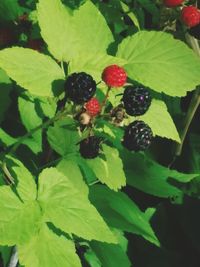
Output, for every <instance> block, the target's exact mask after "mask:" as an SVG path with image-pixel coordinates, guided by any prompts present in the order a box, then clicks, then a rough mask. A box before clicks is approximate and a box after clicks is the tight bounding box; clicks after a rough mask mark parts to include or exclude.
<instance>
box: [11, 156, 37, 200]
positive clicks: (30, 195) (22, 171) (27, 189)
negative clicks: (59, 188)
mask: <svg viewBox="0 0 200 267" xmlns="http://www.w3.org/2000/svg"><path fill="white" fill-rule="evenodd" d="M6 165H7V168H8V170H9V172H10V173H11V175H12V177H13V178H14V179H15V180H16V182H17V192H18V194H19V196H20V198H21V199H22V200H23V201H33V200H35V199H36V196H37V188H36V184H35V180H34V178H33V176H32V174H31V173H30V172H29V170H28V169H27V168H26V167H25V166H24V165H23V163H22V162H20V161H19V160H18V159H15V158H13V157H11V156H6Z"/></svg>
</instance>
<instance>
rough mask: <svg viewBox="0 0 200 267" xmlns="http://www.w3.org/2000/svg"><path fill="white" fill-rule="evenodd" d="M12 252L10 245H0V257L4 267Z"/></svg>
mask: <svg viewBox="0 0 200 267" xmlns="http://www.w3.org/2000/svg"><path fill="white" fill-rule="evenodd" d="M11 253H12V248H11V247H6V246H5V247H1V246H0V254H1V259H2V260H3V266H2V267H6V266H7V264H8V262H9V260H10V255H11Z"/></svg>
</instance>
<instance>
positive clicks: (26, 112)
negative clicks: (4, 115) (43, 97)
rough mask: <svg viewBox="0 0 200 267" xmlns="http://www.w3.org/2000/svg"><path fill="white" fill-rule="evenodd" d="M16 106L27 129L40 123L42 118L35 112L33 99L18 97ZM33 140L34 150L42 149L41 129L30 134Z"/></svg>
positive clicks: (37, 151) (39, 150)
mask: <svg viewBox="0 0 200 267" xmlns="http://www.w3.org/2000/svg"><path fill="white" fill-rule="evenodd" d="M18 108H19V112H20V117H21V120H22V122H23V124H24V126H25V128H26V130H27V131H30V130H32V129H33V128H35V127H37V126H38V125H40V124H42V119H41V118H40V116H39V115H38V114H37V112H36V106H35V103H34V100H33V99H31V98H28V97H26V96H24V97H19V98H18ZM32 138H33V139H34V141H35V148H36V149H35V150H34V151H35V152H36V153H39V152H41V151H42V130H38V131H37V132H35V133H34V134H33V135H32Z"/></svg>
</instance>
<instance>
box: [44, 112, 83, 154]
mask: <svg viewBox="0 0 200 267" xmlns="http://www.w3.org/2000/svg"><path fill="white" fill-rule="evenodd" d="M47 136H48V141H49V143H50V145H51V147H52V148H53V149H54V150H55V151H56V152H57V153H58V154H60V155H62V156H65V155H67V154H70V153H74V152H76V151H77V149H78V146H77V143H78V141H79V135H78V131H77V129H76V126H75V124H74V120H72V119H71V118H69V117H68V118H65V119H62V120H60V121H59V122H56V123H54V126H51V127H49V129H48V132H47Z"/></svg>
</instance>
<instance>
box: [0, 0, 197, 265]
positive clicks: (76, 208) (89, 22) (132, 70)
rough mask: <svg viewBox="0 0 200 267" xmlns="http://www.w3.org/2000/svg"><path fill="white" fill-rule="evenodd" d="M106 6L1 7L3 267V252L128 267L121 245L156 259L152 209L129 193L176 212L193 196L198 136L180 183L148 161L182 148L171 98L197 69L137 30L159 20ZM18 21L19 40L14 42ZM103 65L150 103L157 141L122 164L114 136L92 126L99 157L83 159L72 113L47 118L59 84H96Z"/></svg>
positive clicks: (124, 4) (43, 2)
mask: <svg viewBox="0 0 200 267" xmlns="http://www.w3.org/2000/svg"><path fill="white" fill-rule="evenodd" d="M104 2H105V3H104ZM106 2H107V1H90V0H87V1H63V2H61V0H39V1H38V3H37V5H36V6H35V1H15V0H12V1H8V0H2V1H1V3H0V21H2V25H5V24H8V23H10V22H12V23H13V22H15V23H13V25H17V26H16V27H17V32H18V34H19V36H18V38H17V40H15V42H14V46H13V47H8V48H4V49H2V50H0V68H1V69H0V88H1V98H0V102H1V105H0V122H1V129H0V141H1V165H2V170H1V176H0V178H1V180H0V181H1V186H0V196H1V197H0V230H1V235H0V245H1V246H2V247H1V253H2V258H3V259H4V264H5V265H6V263H7V260H8V258H9V255H10V249H9V248H8V246H9V247H12V246H17V251H18V257H19V262H20V264H21V266H25V267H41V266H42V267H46V266H48V267H51V266H52V267H62V266H63V267H64V266H69V267H72V266H74V267H78V266H82V265H83V266H85V265H86V266H87V264H89V265H90V266H92V267H98V266H104V267H111V266H123V267H130V266H134V262H133V263H132V260H131V259H129V256H128V255H127V253H128V240H127V237H125V235H124V233H132V234H135V235H137V236H141V237H142V238H143V239H145V240H146V241H147V242H148V243H147V244H149V243H152V244H154V245H155V246H157V247H159V246H160V243H162V242H164V241H163V238H159V239H158V237H157V235H158V236H159V237H160V234H159V231H157V230H156V233H155V230H154V229H153V228H152V225H151V224H150V220H151V222H153V220H152V218H153V217H156V216H153V215H155V209H154V208H153V209H146V208H147V207H149V205H147V206H145V208H144V209H146V211H144V209H143V210H142V203H143V202H142V203H141V202H140V201H138V199H137V197H135V199H134V196H132V194H130V197H129V196H128V195H129V190H134V191H133V192H134V193H135V194H136V196H137V194H138V192H143V193H139V194H143V195H142V196H148V195H151V196H153V197H155V198H154V199H156V201H158V200H160V199H162V200H163V199H166V200H165V201H166V202H167V203H168V205H171V204H170V199H171V200H172V199H173V200H174V198H175V199H176V203H178V201H181V199H182V197H183V194H184V193H186V194H191V193H196V195H198V190H197V189H198V179H195V178H196V177H198V176H199V174H198V172H199V161H198V159H199V158H197V157H196V154H197V152H196V151H198V149H199V148H198V147H197V145H195V144H198V141H199V137H198V136H197V135H194V134H193V135H192V140H194V141H192V142H191V143H190V148H191V151H192V153H191V155H192V156H193V157H192V159H191V162H192V164H190V169H189V170H190V174H185V173H183V172H184V171H185V169H184V168H182V171H177V170H172V169H170V168H168V167H165V166H164V165H161V164H160V163H161V162H162V160H161V159H160V160H159V162H160V163H159V162H157V161H156V159H157V158H159V157H160V155H162V158H163V153H162V151H161V150H160V149H159V148H160V147H161V148H162V149H163V147H164V145H165V144H167V146H166V147H167V149H168V151H170V148H171V147H170V146H169V144H170V145H171V144H172V141H175V142H177V143H180V142H181V140H180V136H179V133H178V130H177V127H176V126H175V124H174V120H175V119H177V118H178V119H179V118H181V116H182V113H181V112H180V110H179V109H178V107H179V106H180V101H179V100H180V97H184V96H186V94H187V92H188V91H193V90H194V89H195V87H196V86H197V85H199V84H200V76H199V73H200V60H199V58H198V57H197V56H196V55H195V53H194V52H193V51H192V50H191V49H190V48H189V47H188V46H187V45H186V44H185V43H184V42H182V41H179V40H177V39H174V38H173V36H172V35H171V34H169V33H165V32H162V31H155V30H152V31H146V30H144V27H145V18H144V17H145V15H146V14H147V13H148V14H150V15H153V18H154V19H153V21H152V25H154V24H156V25H158V22H159V20H160V17H159V16H160V15H159V14H160V13H159V5H158V4H156V3H154V1H139V0H138V1H109V3H106ZM136 10H137V12H136ZM100 11H101V12H100ZM24 12H26V13H27V14H29V16H28V17H29V19H28V22H30V24H29V23H28V25H29V26H28V31H27V28H26V30H25V31H24V30H23V31H22V30H19V29H21V28H20V27H22V25H21V22H19V18H20V17H21V16H22V15H23V14H24ZM142 18H143V19H142ZM25 21H26V19H25ZM127 21H128V23H127ZM130 22H131V23H130ZM23 23H24V22H23ZM23 23H22V24H23ZM26 23H27V21H26ZM26 25H27V24H26ZM2 27H3V26H2ZM13 27H15V26H13ZM23 29H24V28H23ZM32 38H33V39H34V38H37V39H38V38H39V39H41V38H42V39H43V41H44V44H43V47H42V49H41V47H40V49H38V47H37V49H36V50H40V52H41V50H42V52H43V53H39V52H38V51H34V50H33V49H30V48H27V47H28V46H29V45H28V43H29V41H30V40H31V39H32ZM29 44H30V43H29ZM110 64H119V65H120V66H123V67H124V68H125V69H126V71H127V74H128V76H129V78H130V82H133V81H136V82H138V83H141V84H143V85H145V86H147V87H149V88H151V92H152V95H153V96H154V99H153V101H152V104H151V107H150V109H149V111H148V112H147V113H146V114H145V115H143V116H141V117H140V118H141V120H143V121H145V122H146V123H147V124H148V125H149V126H150V127H151V128H152V131H153V133H154V136H157V138H156V139H155V143H154V144H153V146H152V148H151V150H149V151H148V152H147V153H131V152H128V151H126V150H125V149H124V148H123V147H122V145H121V137H122V129H121V128H120V127H119V128H116V127H114V126H113V125H112V124H111V123H110V122H109V121H107V120H106V119H105V118H102V117H99V118H97V126H96V128H95V131H96V134H98V135H100V136H103V137H104V138H105V140H106V141H105V143H104V144H103V156H102V157H97V158H95V159H92V160H88V159H83V158H81V157H80V154H79V151H78V146H77V144H78V143H79V142H80V140H82V139H83V138H84V132H83V133H81V132H80V131H78V129H77V122H76V121H75V120H74V119H73V116H72V113H73V112H74V108H73V106H71V104H70V103H67V105H66V113H56V110H57V103H58V102H59V100H60V99H62V97H63V91H64V82H65V79H66V77H67V76H68V75H70V74H71V73H74V72H81V71H84V72H86V73H89V74H90V75H92V76H93V78H94V79H95V80H96V82H97V83H98V82H99V81H100V80H101V73H102V70H103V69H104V68H105V67H106V66H108V65H110ZM66 73H67V75H66ZM122 91H123V88H121V89H118V90H117V89H116V90H115V89H113V90H112V91H111V92H110V98H109V105H111V106H113V107H115V106H116V104H117V103H118V102H119V100H118V99H117V95H118V94H119V92H122ZM105 93H106V88H105V85H104V84H103V83H100V84H98V89H97V95H98V96H99V98H101V97H103V96H104V95H105ZM168 110H169V111H170V112H169V111H168ZM172 116H173V118H172ZM128 120H129V119H128ZM131 120H133V118H131ZM161 138H164V139H161ZM166 140H168V141H166ZM169 140H171V141H169ZM160 143H161V145H160ZM166 147H165V149H166ZM169 147H170V148H169ZM155 151H156V152H155ZM165 156H166V155H165ZM166 157H167V156H166ZM5 181H9V182H11V185H5ZM126 185H127V186H126ZM188 185H189V186H191V187H190V190H187V186H188ZM125 186H126V187H125ZM122 188H123V191H120V189H122ZM130 188H131V189H130ZM195 190H196V191H195ZM177 199H178V200H177ZM160 202H161V200H160ZM164 203H165V202H164ZM139 206H140V208H139ZM186 206H187V205H186ZM184 208H185V207H184ZM160 209H161V211H160V213H162V209H164V208H163V206H162V205H161V208H160ZM183 210H184V209H183ZM164 211H165V210H164ZM157 212H158V214H159V209H158V210H157ZM163 214H165V213H164V212H163ZM152 216H153V217H152ZM160 218H161V217H160ZM155 220H156V219H155ZM157 221H158V223H159V219H157ZM160 221H161V222H162V219H160ZM186 221H187V220H186ZM155 229H156V227H155ZM143 239H141V240H142V241H141V240H140V242H144V240H143ZM136 243H137V242H136ZM165 245H166V244H164V246H165ZM166 247H167V245H166ZM83 249H86V252H83ZM128 254H129V253H128ZM136 262H137V259H136ZM159 264H160V265H161V263H159V262H157V265H158V266H160V265H159ZM152 265H153V263H152ZM157 265H156V264H155V265H154V266H157ZM141 266H147V265H145V264H143V265H141ZM166 266H167V265H166ZM169 266H170V265H169Z"/></svg>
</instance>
